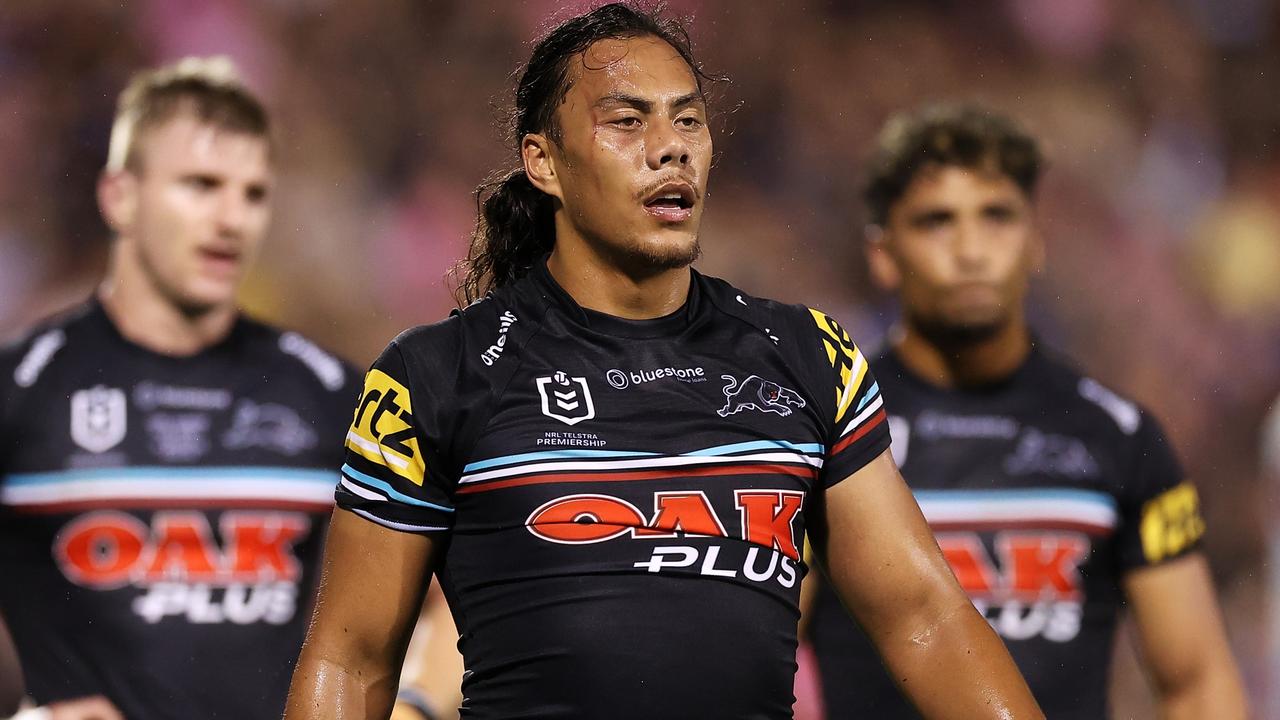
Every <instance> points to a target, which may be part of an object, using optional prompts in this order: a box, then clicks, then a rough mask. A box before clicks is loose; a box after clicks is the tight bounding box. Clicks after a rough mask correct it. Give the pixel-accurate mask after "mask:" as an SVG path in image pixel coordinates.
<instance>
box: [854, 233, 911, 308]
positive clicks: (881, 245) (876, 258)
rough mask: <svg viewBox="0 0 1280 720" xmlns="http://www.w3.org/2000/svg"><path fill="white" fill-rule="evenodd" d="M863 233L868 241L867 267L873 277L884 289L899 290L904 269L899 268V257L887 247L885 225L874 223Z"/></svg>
mask: <svg viewBox="0 0 1280 720" xmlns="http://www.w3.org/2000/svg"><path fill="white" fill-rule="evenodd" d="M862 235H863V240H864V242H865V243H866V252H867V269H868V270H870V272H871V279H872V280H873V281H875V284H876V285H878V286H879V287H880V289H882V290H887V291H889V292H893V291H894V290H897V289H898V285H899V283H901V282H902V270H901V269H899V268H898V261H897V259H896V258H894V257H893V253H891V252H889V248H888V247H887V243H888V239H889V238H888V233H887V232H886V231H885V229H884V227H882V226H880V225H876V224H874V223H872V224H869V225H867V226H866V227H865V228H864V229H863V232H862Z"/></svg>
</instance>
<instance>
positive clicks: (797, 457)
mask: <svg viewBox="0 0 1280 720" xmlns="http://www.w3.org/2000/svg"><path fill="white" fill-rule="evenodd" d="M734 463H793V464H803V465H808V466H810V467H813V468H819V469H820V468H821V467H822V458H816V457H811V456H809V455H805V454H802V453H796V452H771V453H754V454H750V455H709V456H708V455H701V456H691V455H677V456H674V457H656V458H642V459H637V460H580V461H576V462H550V463H536V464H528V465H517V466H515V467H507V468H500V469H497V470H489V471H486V472H479V473H471V474H469V475H463V476H462V477H461V478H460V479H459V480H458V482H459V483H473V482H480V481H482V480H492V479H494V478H501V477H509V476H512V475H527V474H529V473H534V472H546V471H553V470H554V471H560V472H573V471H585V472H591V471H598V472H608V471H610V470H645V469H649V468H659V467H694V466H699V465H730V464H734Z"/></svg>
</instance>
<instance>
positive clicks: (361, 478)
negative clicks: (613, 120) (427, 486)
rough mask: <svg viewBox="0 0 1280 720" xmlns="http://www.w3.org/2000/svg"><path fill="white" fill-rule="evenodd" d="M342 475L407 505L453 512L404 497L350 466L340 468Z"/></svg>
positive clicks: (447, 508)
mask: <svg viewBox="0 0 1280 720" xmlns="http://www.w3.org/2000/svg"><path fill="white" fill-rule="evenodd" d="M342 474H343V475H346V476H347V479H349V480H354V481H355V482H358V483H360V484H361V485H368V486H369V487H371V488H375V489H377V490H380V491H382V492H384V493H386V494H387V495H388V496H389V497H391V498H394V499H396V500H399V501H400V502H403V503H408V504H409V505H417V506H418V507H425V508H431V509H432V510H440V511H442V512H453V508H451V507H445V506H444V505H436V504H435V503H429V502H427V501H426V500H419V499H418V498H415V497H410V496H409V495H405V494H404V493H402V492H399V491H397V490H396V489H395V488H393V487H391V485H389V484H387V483H385V482H383V481H381V480H379V479H378V478H376V477H374V476H372V475H367V474H365V473H362V472H360V471H359V470H357V469H355V468H353V467H351V466H350V465H343V466H342Z"/></svg>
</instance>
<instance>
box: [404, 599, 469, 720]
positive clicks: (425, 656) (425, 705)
mask: <svg viewBox="0 0 1280 720" xmlns="http://www.w3.org/2000/svg"><path fill="white" fill-rule="evenodd" d="M464 670H465V668H464V666H463V662H462V654H461V653H459V652H458V630H457V627H456V626H455V625H454V622H453V615H452V613H451V612H450V611H449V604H448V602H447V601H446V600H445V597H444V593H443V592H441V591H440V586H439V584H438V583H432V585H431V589H430V590H429V591H428V592H427V599H426V601H425V602H424V603H423V604H422V614H421V616H420V617H419V618H418V623H417V625H416V626H415V627H414V630H413V641H412V642H411V643H410V644H409V650H408V654H407V656H406V658H405V662H404V671H403V672H402V673H401V676H400V692H399V693H398V694H397V697H396V706H395V710H394V711H393V712H392V713H391V720H422V718H423V717H424V716H425V717H427V718H433V719H435V720H448V719H449V718H456V717H457V716H458V713H457V708H458V706H459V705H461V704H462V673H463V672H464Z"/></svg>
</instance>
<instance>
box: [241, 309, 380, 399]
mask: <svg viewBox="0 0 1280 720" xmlns="http://www.w3.org/2000/svg"><path fill="white" fill-rule="evenodd" d="M237 332H239V333H241V334H242V336H243V337H244V341H245V345H246V347H247V350H248V352H249V353H250V354H251V355H253V356H254V360H253V364H255V365H256V364H258V363H261V365H262V366H265V367H269V366H271V365H272V364H279V365H280V366H283V367H285V368H288V369H289V370H301V371H302V372H301V373H300V376H301V377H305V378H307V379H308V380H309V381H311V382H314V383H315V384H317V385H319V386H320V387H321V388H323V390H324V391H326V392H341V391H344V390H347V389H349V388H351V387H353V385H354V383H355V381H356V379H357V377H358V375H359V371H358V370H357V369H356V367H355V366H354V365H352V364H351V363H350V362H348V361H346V360H344V359H342V358H341V357H339V356H338V355H337V353H335V352H333V351H332V350H329V349H327V348H325V347H322V346H321V345H320V343H318V342H316V341H315V340H312V339H311V338H309V337H307V336H305V335H303V334H302V333H300V332H297V331H295V330H290V329H287V328H282V327H277V326H275V325H272V324H270V323H266V322H263V321H261V320H257V319H255V318H252V317H248V316H243V315H242V316H241V317H240V319H239V321H238V327H237ZM290 374H291V375H295V374H296V373H290Z"/></svg>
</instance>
